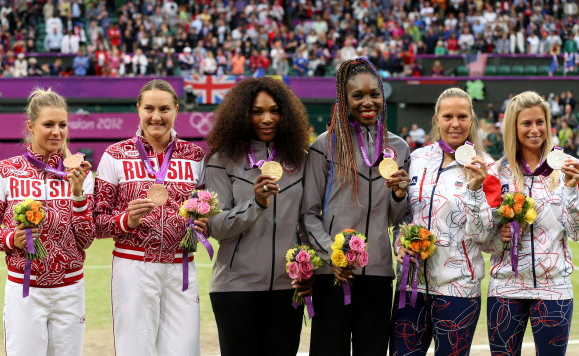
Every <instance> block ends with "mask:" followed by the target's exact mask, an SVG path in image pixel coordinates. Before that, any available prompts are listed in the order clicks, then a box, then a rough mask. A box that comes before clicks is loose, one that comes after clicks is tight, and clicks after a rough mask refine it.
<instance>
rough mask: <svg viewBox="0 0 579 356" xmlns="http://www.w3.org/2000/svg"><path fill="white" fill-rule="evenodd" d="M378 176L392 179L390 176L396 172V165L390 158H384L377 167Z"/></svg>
mask: <svg viewBox="0 0 579 356" xmlns="http://www.w3.org/2000/svg"><path fill="white" fill-rule="evenodd" d="M378 171H380V175H381V176H382V177H384V178H386V179H390V178H392V174H394V173H396V172H397V171H398V164H397V163H396V161H395V160H393V159H392V158H384V159H383V160H382V162H380V165H379V166H378Z"/></svg>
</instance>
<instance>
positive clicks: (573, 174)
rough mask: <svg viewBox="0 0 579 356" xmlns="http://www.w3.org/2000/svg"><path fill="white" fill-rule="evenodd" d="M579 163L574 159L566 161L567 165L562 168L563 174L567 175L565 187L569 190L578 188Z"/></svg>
mask: <svg viewBox="0 0 579 356" xmlns="http://www.w3.org/2000/svg"><path fill="white" fill-rule="evenodd" d="M578 166H579V162H577V161H576V160H574V159H572V158H567V159H565V164H564V165H563V167H562V168H561V172H563V174H565V186H567V187H568V188H573V187H576V186H577V184H578V183H579V169H578V168H577V167H578Z"/></svg>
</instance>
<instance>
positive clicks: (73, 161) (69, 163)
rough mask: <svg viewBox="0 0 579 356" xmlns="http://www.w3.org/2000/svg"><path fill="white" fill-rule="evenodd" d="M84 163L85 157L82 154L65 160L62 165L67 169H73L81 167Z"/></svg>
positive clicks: (76, 154)
mask: <svg viewBox="0 0 579 356" xmlns="http://www.w3.org/2000/svg"><path fill="white" fill-rule="evenodd" d="M83 161H84V155H82V154H80V153H75V154H73V155H71V156H68V157H66V158H65V159H64V161H62V164H63V165H64V166H65V167H66V168H73V167H78V166H80V164H81V163H82V162H83Z"/></svg>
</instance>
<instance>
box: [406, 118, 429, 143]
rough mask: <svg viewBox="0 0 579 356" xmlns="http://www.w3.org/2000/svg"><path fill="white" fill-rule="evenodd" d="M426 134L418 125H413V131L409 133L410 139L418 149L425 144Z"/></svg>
mask: <svg viewBox="0 0 579 356" xmlns="http://www.w3.org/2000/svg"><path fill="white" fill-rule="evenodd" d="M425 134H426V132H425V131H424V129H423V128H422V127H419V126H418V124H412V130H410V132H408V135H409V136H410V139H411V140H412V142H414V144H415V147H416V148H420V147H422V145H423V144H424V135H425Z"/></svg>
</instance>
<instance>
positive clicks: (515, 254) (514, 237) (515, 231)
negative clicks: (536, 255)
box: [510, 221, 521, 278]
mask: <svg viewBox="0 0 579 356" xmlns="http://www.w3.org/2000/svg"><path fill="white" fill-rule="evenodd" d="M510 228H511V244H510V253H511V268H512V270H513V272H515V278H517V277H519V245H520V244H521V224H519V223H518V222H516V221H511V224H510Z"/></svg>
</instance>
